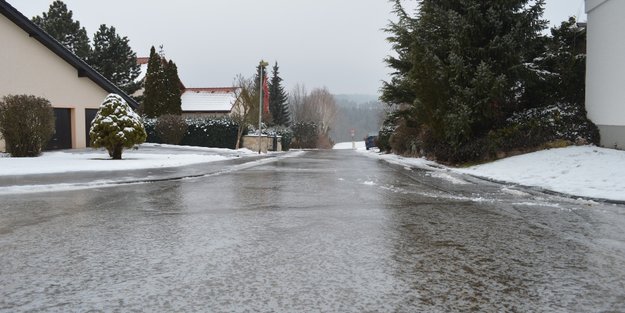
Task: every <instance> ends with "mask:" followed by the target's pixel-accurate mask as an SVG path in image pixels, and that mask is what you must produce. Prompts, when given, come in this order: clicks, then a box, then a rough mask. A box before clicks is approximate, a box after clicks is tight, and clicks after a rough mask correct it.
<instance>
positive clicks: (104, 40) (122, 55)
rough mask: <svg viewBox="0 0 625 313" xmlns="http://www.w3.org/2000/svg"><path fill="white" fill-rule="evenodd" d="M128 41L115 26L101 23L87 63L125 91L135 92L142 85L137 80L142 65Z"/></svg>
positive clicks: (94, 36) (94, 37) (128, 92)
mask: <svg viewBox="0 0 625 313" xmlns="http://www.w3.org/2000/svg"><path fill="white" fill-rule="evenodd" d="M128 41H129V40H128V37H125V36H124V37H120V36H119V35H118V34H117V33H116V31H115V27H113V26H111V27H107V26H106V25H104V24H102V25H100V29H98V31H97V32H96V33H95V34H94V35H93V51H92V52H91V54H90V55H89V57H88V58H87V63H89V64H90V65H91V66H92V67H93V68H94V69H95V70H97V71H98V72H100V74H102V75H103V76H104V77H106V78H107V79H108V80H110V81H111V82H112V83H114V84H115V85H117V86H118V87H119V88H120V89H122V90H123V91H124V92H126V93H127V94H133V93H134V92H135V91H137V90H138V89H139V88H140V87H141V85H140V83H139V82H137V81H136V80H137V77H139V75H140V72H141V67H140V65H139V64H137V54H136V53H135V52H134V51H133V50H132V48H130V45H129V44H128Z"/></svg>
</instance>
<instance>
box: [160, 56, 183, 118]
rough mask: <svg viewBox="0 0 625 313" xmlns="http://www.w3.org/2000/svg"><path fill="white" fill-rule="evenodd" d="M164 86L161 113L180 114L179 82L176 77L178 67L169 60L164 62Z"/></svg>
mask: <svg viewBox="0 0 625 313" xmlns="http://www.w3.org/2000/svg"><path fill="white" fill-rule="evenodd" d="M164 77H165V80H164V88H163V90H165V93H166V95H165V104H164V105H163V110H162V112H161V115H162V114H175V115H180V114H181V113H182V107H181V106H182V102H181V99H180V97H181V91H180V88H181V83H180V78H179V77H178V67H177V66H176V64H175V63H174V62H173V61H171V60H169V62H167V63H165V68H164Z"/></svg>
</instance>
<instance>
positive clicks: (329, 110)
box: [304, 87, 338, 135]
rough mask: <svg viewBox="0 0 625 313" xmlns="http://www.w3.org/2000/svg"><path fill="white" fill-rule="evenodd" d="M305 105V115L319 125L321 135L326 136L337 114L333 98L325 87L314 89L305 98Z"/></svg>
mask: <svg viewBox="0 0 625 313" xmlns="http://www.w3.org/2000/svg"><path fill="white" fill-rule="evenodd" d="M305 103H306V104H305V105H304V108H305V114H306V115H308V116H311V117H312V118H313V121H314V122H316V123H317V124H318V125H319V132H320V133H321V134H323V135H327V134H328V133H329V132H330V128H331V127H333V126H334V121H335V120H336V115H337V112H338V109H337V107H336V101H335V100H334V96H333V95H332V94H331V93H330V91H329V90H328V89H327V88H325V87H324V88H316V89H314V90H313V91H311V92H310V95H308V96H307V97H306V101H305Z"/></svg>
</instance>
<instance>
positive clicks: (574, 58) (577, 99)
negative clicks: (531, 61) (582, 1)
mask: <svg viewBox="0 0 625 313" xmlns="http://www.w3.org/2000/svg"><path fill="white" fill-rule="evenodd" d="M546 48H547V49H546V52H545V53H544V55H543V56H542V57H540V58H538V59H539V60H540V62H538V64H539V66H540V68H541V69H542V70H543V71H542V72H546V73H549V75H548V76H547V79H546V80H547V82H548V85H549V86H550V87H551V90H550V93H551V95H552V96H553V97H554V98H555V99H554V100H555V101H556V102H560V103H566V104H572V105H574V106H576V107H577V108H579V109H581V110H582V111H583V112H585V109H586V108H585V103H586V99H585V95H586V29H585V28H584V27H579V26H577V21H576V20H575V18H574V17H571V18H569V20H567V21H564V22H562V23H561V24H560V25H559V26H558V27H554V28H552V29H551V37H549V38H548V39H547V47H546Z"/></svg>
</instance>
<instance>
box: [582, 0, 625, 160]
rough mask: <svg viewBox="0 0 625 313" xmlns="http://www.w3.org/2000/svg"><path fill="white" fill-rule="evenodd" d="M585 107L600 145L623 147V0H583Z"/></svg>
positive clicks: (624, 105)
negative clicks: (585, 50)
mask: <svg viewBox="0 0 625 313" xmlns="http://www.w3.org/2000/svg"><path fill="white" fill-rule="evenodd" d="M586 13H587V14H588V24H587V35H588V42H587V44H588V47H587V51H588V52H587V53H588V56H587V63H586V66H587V70H586V110H587V111H588V118H590V120H592V121H593V122H594V123H595V124H597V126H598V127H599V131H600V132H601V145H602V146H605V147H611V148H617V149H625V18H623V17H624V16H625V0H586Z"/></svg>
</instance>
